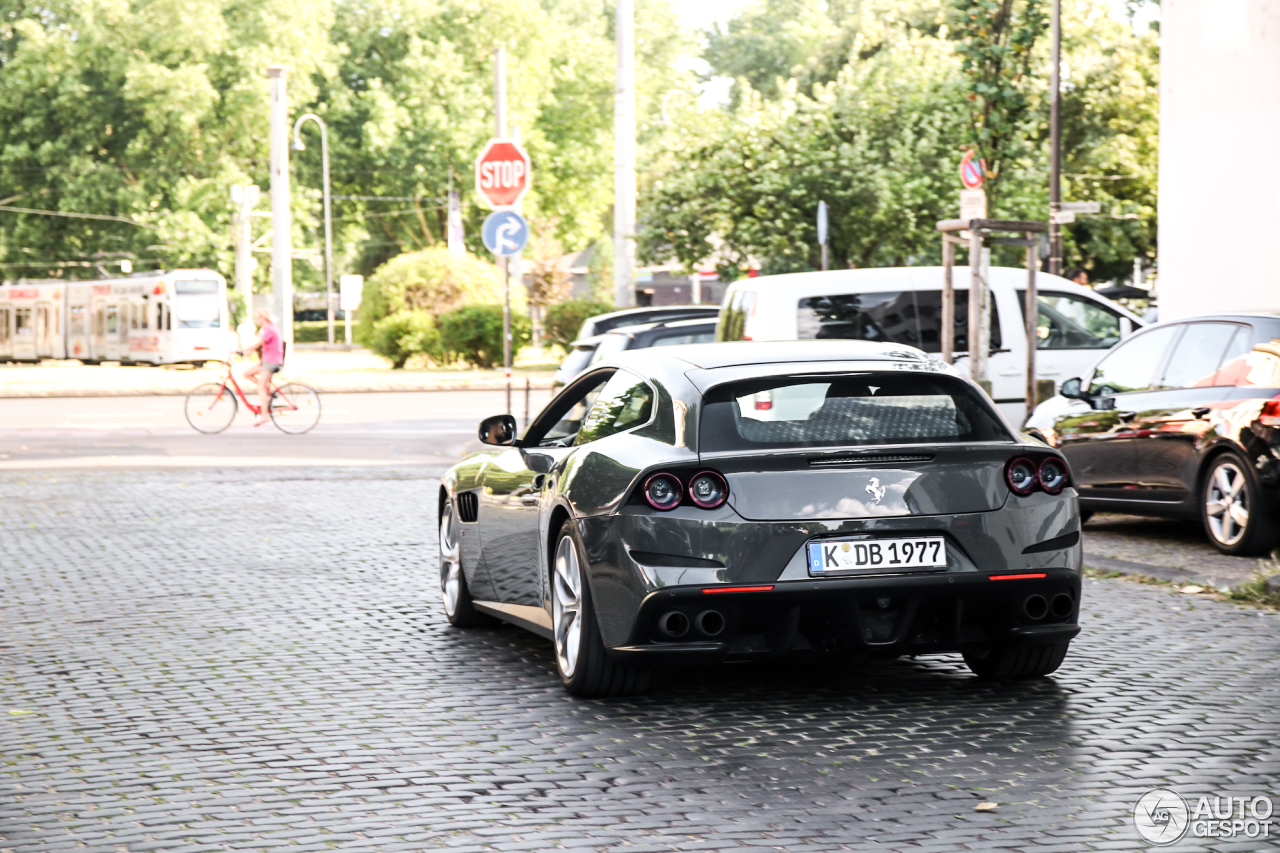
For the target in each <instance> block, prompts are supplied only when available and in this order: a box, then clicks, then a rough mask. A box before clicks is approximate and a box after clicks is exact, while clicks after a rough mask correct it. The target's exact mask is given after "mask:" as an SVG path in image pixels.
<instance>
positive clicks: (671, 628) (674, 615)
mask: <svg viewBox="0 0 1280 853" xmlns="http://www.w3.org/2000/svg"><path fill="white" fill-rule="evenodd" d="M658 630H659V631H661V632H662V633H663V635H664V636H666V637H670V638H671V639H673V640H678V639H680V638H681V637H683V636H684V635H685V634H687V633H689V617H688V616H685V615H684V614H683V613H681V612H680V611H679V610H671V611H668V612H667V613H663V614H662V615H661V616H659V617H658Z"/></svg>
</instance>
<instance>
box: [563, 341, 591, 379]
mask: <svg viewBox="0 0 1280 853" xmlns="http://www.w3.org/2000/svg"><path fill="white" fill-rule="evenodd" d="M594 352H595V348H594V347H582V348H579V347H574V348H573V349H571V350H569V354H568V355H567V356H566V357H565V360H564V363H563V364H561V365H560V369H561V370H562V371H564V372H565V373H567V374H569V375H570V376H576V375H577V374H579V373H581V372H582V371H583V370H585V369H586V367H587V365H588V364H590V363H591V356H592V354H593V353H594Z"/></svg>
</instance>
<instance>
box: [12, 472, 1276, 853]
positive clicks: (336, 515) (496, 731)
mask: <svg viewBox="0 0 1280 853" xmlns="http://www.w3.org/2000/svg"><path fill="white" fill-rule="evenodd" d="M426 470H427V469H416V470H414V471H407V470H406V471H400V472H396V471H392V470H388V469H386V468H379V469H359V468H352V469H347V470H341V471H339V470H335V469H331V468H311V469H304V468H294V469H290V470H288V471H267V470H261V469H259V470H242V471H218V470H185V471H146V470H135V471H92V472H30V471H28V472H21V473H18V472H3V473H0V501H3V502H4V505H5V507H6V512H5V513H4V515H3V516H0V554H2V555H3V559H0V588H2V589H3V590H4V597H3V600H2V601H0V667H2V669H0V755H3V757H4V759H3V761H0V787H2V788H3V790H4V791H5V797H3V798H0V850H2V851H11V853H44V851H62V850H67V851H71V850H88V851H93V853H98V851H104V853H142V851H155V850H173V851H208V853H226V852H227V851H238V850H253V851H280V852H281V853H285V851H289V853H310V851H328V850H341V851H368V853H375V852H376V853H392V851H414V853H417V851H424V850H437V849H439V850H452V851H493V852H494V853H497V852H498V851H522V852H523V851H541V850H549V849H574V850H578V851H619V853H643V852H644V851H691V850H726V851H728V850H732V851H739V852H740V851H764V850H768V851H787V853H802V851H805V852H806V853H807V851H813V853H823V851H838V850H855V851H880V853H883V851H894V853H898V851H912V850H918V851H938V853H941V852H942V851H946V853H952V851H957V850H972V849H982V850H992V849H1001V850H1016V851H1033V850H1044V851H1045V853H1051V851H1088V850H1125V851H1137V850H1140V849H1143V847H1142V845H1141V843H1140V841H1139V839H1138V837H1137V835H1136V833H1135V832H1134V830H1133V828H1132V825H1131V822H1130V820H1131V817H1130V815H1131V811H1132V808H1133V804H1134V802H1135V800H1136V799H1137V798H1138V796H1139V795H1140V794H1142V793H1143V792H1145V791H1146V790H1148V789H1149V788H1151V787H1155V786H1170V787H1172V788H1174V789H1175V790H1177V791H1179V792H1180V793H1182V794H1183V795H1185V796H1189V797H1198V796H1202V795H1203V796H1210V797H1212V796H1242V797H1253V796H1258V795H1270V796H1271V797H1272V798H1273V799H1280V745H1277V744H1276V742H1275V735H1276V732H1277V731H1280V615H1277V614H1274V613H1271V612H1269V611H1260V610H1252V609H1246V608H1240V607H1236V606H1234V605H1231V604H1227V603H1221V602H1215V601H1202V600H1198V599H1189V598H1188V597H1187V596H1182V595H1177V594H1174V593H1171V592H1170V591H1169V590H1167V589H1165V588H1160V587H1150V586H1143V585H1139V584H1133V583H1127V582H1125V581H1122V580H1106V579H1103V580H1087V581H1086V583H1085V602H1084V606H1083V614H1084V615H1083V625H1084V633H1083V634H1082V635H1081V637H1080V638H1079V639H1078V640H1077V641H1076V642H1075V643H1074V644H1073V646H1072V650H1071V653H1070V654H1069V655H1068V657H1067V660H1066V663H1065V664H1064V666H1063V668H1062V669H1061V670H1060V671H1059V673H1057V674H1056V675H1055V676H1053V677H1051V678H1049V679H1043V680H1040V681H1036V682H1031V683H1023V684H1008V685H999V684H986V683H982V682H980V681H978V680H977V679H975V678H973V677H972V676H971V675H969V674H968V672H967V671H966V670H965V668H964V667H963V665H962V664H961V663H960V661H959V660H958V658H957V657H955V656H952V655H948V656H938V657H929V658H921V659H918V660H914V661H913V660H906V659H904V660H901V661H896V662H884V663H877V664H851V663H837V664H829V665H826V666H823V667H813V668H802V667H790V668H781V667H755V666H736V667H720V668H712V669H694V670H689V671H673V672H667V673H664V674H663V675H662V676H661V677H660V678H659V680H658V683H657V685H656V686H655V689H654V690H653V691H652V692H651V693H650V694H648V695H646V696H643V697H638V698H635V699H628V700H613V701H583V700H576V699H572V698H570V697H568V696H566V695H565V694H564V693H563V691H562V690H561V688H560V686H559V684H558V683H557V681H556V679H555V676H554V664H553V661H552V652H551V647H550V645H549V644H548V643H547V642H545V641H543V640H541V639H538V638H536V637H533V636H532V635H530V634H527V633H525V632H523V631H519V630H517V629H513V628H497V629H489V630H475V631H457V630H454V629H452V628H450V627H449V626H448V625H447V624H446V623H445V622H444V620H443V618H442V617H441V615H440V607H439V604H438V601H437V595H438V594H437V593H436V592H435V590H434V575H435V556H434V555H435V547H436V546H435V532H434V529H433V528H434V523H433V521H432V520H431V512H432V506H433V504H432V501H433V499H434V496H435V493H436V489H437V488H438V483H437V481H436V480H434V479H432V478H430V477H429V476H428V475H427V473H425V472H426ZM14 712H16V713H14ZM979 802H993V803H998V804H999V805H998V807H997V808H996V809H995V810H994V811H985V812H979V811H976V810H975V807H976V805H977V804H978V803H979ZM1274 827H1275V825H1274V824H1273V833H1272V835H1273V841H1274V838H1275V836H1276V830H1275V829H1274ZM1165 849H1173V850H1177V851H1180V853H1185V851H1192V850H1196V851H1201V850H1203V851H1207V850H1213V851H1233V850H1240V851H1257V850H1260V849H1263V846H1262V845H1261V844H1260V843H1259V842H1257V841H1250V842H1236V843H1234V844H1232V843H1227V842H1214V843H1212V844H1206V843H1203V842H1200V843H1196V842H1194V841H1186V842H1184V843H1181V844H1179V845H1175V846H1174V847H1172V848H1165Z"/></svg>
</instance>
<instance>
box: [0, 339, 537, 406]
mask: <svg viewBox="0 0 1280 853" xmlns="http://www.w3.org/2000/svg"><path fill="white" fill-rule="evenodd" d="M248 364H249V362H248V361H244V362H237V367H236V375H237V376H239V375H240V374H241V372H242V371H243V369H244V368H245V367H246V366H248ZM222 371H223V368H221V367H199V368H188V367H185V366H184V367H177V366H161V367H138V366H134V367H124V366H120V365H111V364H107V365H97V366H88V365H82V364H80V363H79V362H78V361H52V360H49V361H44V362H42V363H40V364H0V398H5V397H122V396H124V397H128V396H151V395H159V396H169V395H179V396H181V395H185V394H186V393H187V392H188V391H190V390H191V389H192V388H194V387H195V386H197V385H199V384H200V383H201V382H214V381H217V380H219V379H221V377H222ZM552 375H553V371H551V370H529V369H522V368H517V369H516V371H515V373H514V376H513V378H512V384H513V387H515V388H516V389H518V390H519V391H521V392H523V390H524V386H525V381H526V380H528V381H529V382H531V383H532V386H533V387H534V388H535V389H543V388H549V387H550V386H551V377H552ZM281 377H282V381H287V380H290V379H293V380H297V381H300V382H307V383H309V384H311V385H314V386H315V387H316V388H318V389H319V390H320V391H322V392H329V393H335V392H356V391H447V390H481V389H487V390H493V389H499V388H505V387H506V379H505V377H504V375H503V372H502V370H501V369H497V370H392V369H391V368H390V366H389V362H387V360H386V359H384V358H381V357H379V356H377V355H375V354H374V353H372V352H370V351H368V350H364V349H360V348H356V349H355V350H352V351H350V352H346V351H341V350H330V349H326V348H320V347H315V348H308V347H306V346H305V345H304V346H299V347H298V348H296V349H295V350H294V351H293V353H292V354H291V355H290V356H289V360H288V365H287V366H286V369H285V371H284V372H283V373H282V374H281Z"/></svg>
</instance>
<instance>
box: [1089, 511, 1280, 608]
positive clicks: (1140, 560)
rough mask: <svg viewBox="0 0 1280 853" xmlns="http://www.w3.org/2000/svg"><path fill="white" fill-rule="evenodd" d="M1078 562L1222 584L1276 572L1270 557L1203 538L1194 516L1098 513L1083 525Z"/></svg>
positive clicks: (1221, 586)
mask: <svg viewBox="0 0 1280 853" xmlns="http://www.w3.org/2000/svg"><path fill="white" fill-rule="evenodd" d="M1084 563H1085V565H1086V566H1088V567H1089V568H1092V569H1101V570H1102V571H1115V572H1120V573H1121V574H1125V575H1135V574H1136V575H1146V576H1147V577H1153V578H1159V579H1160V580H1167V581H1174V582H1175V583H1180V584H1195V585H1199V586H1209V587H1213V588H1215V589H1221V590H1224V591H1225V590H1227V589H1230V588H1233V587H1237V586H1239V585H1240V584H1242V583H1245V582H1247V581H1252V580H1254V579H1255V578H1256V577H1257V576H1258V575H1259V573H1261V574H1262V575H1264V576H1268V575H1273V574H1280V565H1277V564H1276V563H1275V561H1273V560H1271V559H1269V558H1268V559H1260V558H1258V557H1230V556H1227V555H1226V554H1223V553H1222V552H1220V551H1219V550H1218V549H1217V548H1214V547H1213V546H1212V545H1210V544H1209V540H1208V538H1207V537H1206V536H1205V532H1204V528H1203V527H1201V525H1200V524H1199V523H1198V522H1195V521H1183V520H1176V519H1166V518H1143V517H1140V516H1136V515H1114V514H1098V515H1095V516H1094V517H1093V518H1091V519H1089V521H1088V522H1086V523H1085V525H1084Z"/></svg>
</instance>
